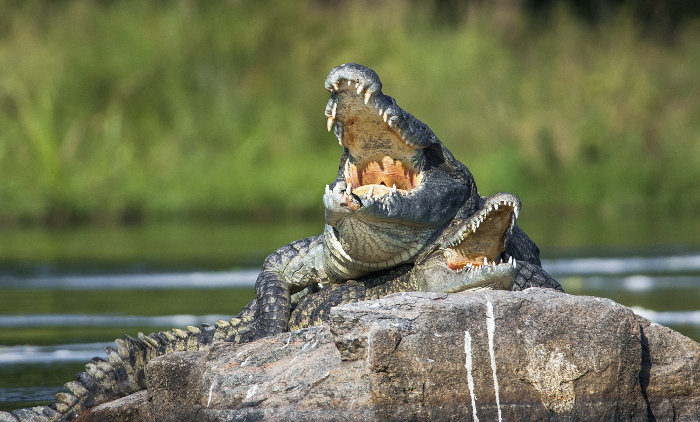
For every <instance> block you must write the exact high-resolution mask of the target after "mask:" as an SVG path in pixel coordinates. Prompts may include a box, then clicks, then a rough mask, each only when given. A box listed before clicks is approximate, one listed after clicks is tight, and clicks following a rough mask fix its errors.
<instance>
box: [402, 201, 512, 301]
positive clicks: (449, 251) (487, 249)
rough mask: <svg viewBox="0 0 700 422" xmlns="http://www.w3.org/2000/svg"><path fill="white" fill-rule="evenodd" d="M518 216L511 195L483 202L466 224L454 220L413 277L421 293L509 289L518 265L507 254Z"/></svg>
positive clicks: (418, 265)
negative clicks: (506, 247) (508, 241)
mask: <svg viewBox="0 0 700 422" xmlns="http://www.w3.org/2000/svg"><path fill="white" fill-rule="evenodd" d="M519 212H520V200H519V199H518V197H516V196H515V195H512V194H510V193H498V194H495V195H493V196H490V197H489V198H487V199H486V200H485V202H484V204H483V207H482V208H481V209H480V210H479V211H477V212H476V213H474V214H473V215H471V216H470V217H469V218H467V219H455V220H453V221H452V223H451V224H450V225H449V226H448V227H447V228H446V229H445V230H444V231H443V232H442V234H441V235H440V237H439V238H438V239H437V240H436V241H435V243H434V244H433V246H432V248H431V249H430V250H426V251H425V253H424V254H422V256H421V257H420V258H418V260H417V261H416V264H415V266H414V268H413V270H412V273H411V279H412V282H413V284H414V285H416V286H417V287H418V289H419V290H422V291H433V292H445V293H453V292H458V291H462V290H470V289H505V290H507V289H509V288H510V285H511V283H512V282H513V278H514V274H515V269H516V261H515V259H514V258H513V257H512V256H509V255H508V254H507V252H505V245H506V240H507V238H508V236H509V235H510V234H511V233H512V230H513V227H514V226H515V220H516V219H517V217H518V213H519Z"/></svg>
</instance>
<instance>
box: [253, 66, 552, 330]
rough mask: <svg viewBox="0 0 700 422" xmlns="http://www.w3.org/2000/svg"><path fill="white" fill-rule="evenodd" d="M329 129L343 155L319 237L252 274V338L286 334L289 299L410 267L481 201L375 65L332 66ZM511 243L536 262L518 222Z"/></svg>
mask: <svg viewBox="0 0 700 422" xmlns="http://www.w3.org/2000/svg"><path fill="white" fill-rule="evenodd" d="M325 88H326V89H327V90H328V91H329V93H330V99H329V100H328V103H327V105H326V110H325V115H326V117H327V128H328V130H329V131H330V130H331V129H333V131H334V134H335V137H336V138H337V140H338V143H339V144H340V145H341V147H342V155H341V159H340V165H339V169H338V175H337V177H336V179H335V180H334V181H333V182H332V183H331V184H330V185H326V190H325V194H324V195H323V203H324V207H325V227H324V230H323V233H322V234H320V235H317V236H312V237H309V238H306V239H301V240H298V241H295V242H292V243H290V244H288V245H285V246H283V247H281V248H280V249H278V250H276V251H275V252H273V253H272V254H271V255H270V256H269V257H268V258H267V259H266V260H265V262H264V264H263V266H262V270H261V272H260V275H259V276H258V278H257V280H256V285H255V290H256V297H257V299H258V304H259V306H258V308H257V311H256V325H257V327H256V329H255V336H256V337H263V336H267V335H272V334H276V333H279V332H283V331H285V330H286V329H287V328H288V327H287V324H288V321H289V314H290V311H291V295H292V294H295V293H296V292H298V291H301V290H303V289H305V288H307V287H308V286H312V285H316V284H321V285H324V284H332V283H341V282H345V281H347V280H350V279H356V278H358V277H362V276H364V275H367V274H371V273H374V272H377V271H381V270H385V269H390V268H394V267H399V266H402V265H406V264H412V263H414V262H415V261H416V259H417V258H418V257H419V256H420V255H421V254H422V253H423V252H425V250H426V248H427V247H428V246H429V245H432V244H434V242H433V240H434V239H435V238H436V237H438V236H440V234H441V233H442V231H443V230H445V229H446V228H447V226H448V224H449V223H450V221H451V220H452V219H453V217H455V216H456V217H459V218H462V219H466V218H468V217H469V216H471V215H472V214H474V213H475V212H476V210H477V209H478V208H479V207H480V206H481V205H482V201H483V198H482V197H481V196H480V195H479V192H478V190H477V186H476V182H475V181H474V178H473V176H472V174H471V172H470V171H469V169H468V168H467V167H466V166H465V165H464V164H462V163H461V162H460V161H458V160H457V159H456V158H455V157H454V156H453V155H452V153H451V152H450V151H449V150H448V149H447V148H446V147H445V146H444V145H443V144H442V142H441V141H440V140H439V139H438V138H437V136H436V135H435V134H434V133H433V131H432V130H431V129H430V128H429V127H428V126H427V125H426V124H425V123H423V122H421V121H420V120H418V119H417V118H415V117H414V116H413V115H411V114H410V113H408V112H407V111H405V110H403V109H402V108H401V107H399V106H398V104H397V103H396V100H394V99H393V98H392V97H390V96H388V95H386V94H384V93H383V92H382V82H381V81H380V79H379V76H378V75H377V73H376V72H375V71H373V70H372V69H370V68H367V67H365V66H362V65H359V64H355V63H347V64H343V65H340V66H337V67H335V68H333V69H331V71H330V72H329V74H328V76H327V77H326V80H325ZM507 249H508V250H509V254H510V256H512V257H514V258H515V259H517V260H520V261H525V262H530V263H532V264H533V265H535V266H537V267H540V266H541V265H540V260H539V249H538V248H537V246H536V245H535V243H534V242H533V241H532V240H530V238H529V237H528V236H527V235H526V234H525V233H524V232H523V231H522V230H520V229H519V228H515V229H514V231H513V234H512V235H511V236H510V237H509V240H508V245H507Z"/></svg>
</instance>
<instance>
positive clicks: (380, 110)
mask: <svg viewBox="0 0 700 422" xmlns="http://www.w3.org/2000/svg"><path fill="white" fill-rule="evenodd" d="M383 113H384V110H382V108H381V107H379V115H380V116H381V115H382V114H383Z"/></svg>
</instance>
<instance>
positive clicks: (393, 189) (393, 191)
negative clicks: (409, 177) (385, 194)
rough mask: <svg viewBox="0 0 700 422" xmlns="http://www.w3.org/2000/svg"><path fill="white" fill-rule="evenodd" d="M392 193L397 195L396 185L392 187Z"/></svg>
mask: <svg viewBox="0 0 700 422" xmlns="http://www.w3.org/2000/svg"><path fill="white" fill-rule="evenodd" d="M391 193H396V183H394V186H392V187H391Z"/></svg>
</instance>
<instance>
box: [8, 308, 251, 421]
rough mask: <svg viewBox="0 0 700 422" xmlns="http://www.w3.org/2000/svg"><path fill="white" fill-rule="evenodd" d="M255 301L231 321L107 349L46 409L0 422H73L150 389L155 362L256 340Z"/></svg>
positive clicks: (128, 340)
mask: <svg viewBox="0 0 700 422" xmlns="http://www.w3.org/2000/svg"><path fill="white" fill-rule="evenodd" d="M255 308H256V301H255V300H253V301H251V302H250V303H249V304H248V305H247V306H246V307H245V308H243V310H242V311H241V312H240V313H239V314H238V315H237V316H236V317H234V318H232V319H231V320H230V321H225V320H219V321H217V322H216V323H215V324H213V325H210V324H202V325H201V326H199V327H194V326H189V327H187V328H186V329H179V328H174V329H172V330H170V331H161V332H158V333H151V334H149V335H144V334H143V333H139V334H138V335H137V336H136V337H132V336H128V335H127V336H124V338H121V339H117V340H115V342H114V344H113V345H110V346H107V347H106V348H105V351H106V352H107V359H102V358H99V357H95V358H93V359H92V360H91V361H90V362H88V363H87V364H86V365H85V371H83V372H80V373H78V374H77V375H76V379H75V381H70V382H68V383H66V384H65V385H64V387H65V389H66V390H67V391H62V392H59V393H57V394H56V396H55V400H54V401H53V402H52V403H50V404H49V405H48V406H37V407H33V408H26V409H17V410H13V411H12V412H0V422H18V421H23V422H25V421H26V422H28V421H69V420H73V419H75V418H77V417H78V415H79V414H80V412H82V411H84V410H86V409H88V408H90V407H93V406H97V405H99V404H102V403H105V402H108V401H110V400H114V399H117V398H120V397H125V396H128V395H130V394H133V393H135V392H137V391H140V390H143V389H145V388H146V366H147V365H148V362H150V361H151V359H153V358H155V357H156V356H161V355H164V354H167V353H172V352H176V351H186V350H208V349H209V346H210V345H211V344H212V343H213V342H214V341H231V342H237V343H242V342H246V341H250V340H251V339H252V337H253V336H252V333H253V332H254V326H253V324H252V320H253V317H254V313H255Z"/></svg>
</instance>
